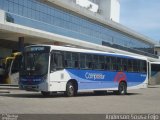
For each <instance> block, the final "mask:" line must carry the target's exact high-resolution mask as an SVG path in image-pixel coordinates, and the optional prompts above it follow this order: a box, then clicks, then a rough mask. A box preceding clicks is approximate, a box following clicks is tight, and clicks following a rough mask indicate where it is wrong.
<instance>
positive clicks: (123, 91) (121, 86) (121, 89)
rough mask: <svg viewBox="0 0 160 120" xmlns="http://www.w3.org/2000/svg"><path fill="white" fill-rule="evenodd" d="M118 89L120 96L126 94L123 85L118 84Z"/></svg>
mask: <svg viewBox="0 0 160 120" xmlns="http://www.w3.org/2000/svg"><path fill="white" fill-rule="evenodd" d="M119 89H120V90H119V92H120V94H122V95H124V94H126V86H125V84H124V83H121V84H120V88H119Z"/></svg>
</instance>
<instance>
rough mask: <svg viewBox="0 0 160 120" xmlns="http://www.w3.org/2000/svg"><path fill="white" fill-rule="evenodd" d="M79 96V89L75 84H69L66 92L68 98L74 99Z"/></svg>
mask: <svg viewBox="0 0 160 120" xmlns="http://www.w3.org/2000/svg"><path fill="white" fill-rule="evenodd" d="M76 94H77V89H76V86H75V84H74V83H73V82H71V81H70V82H68V83H67V86H66V92H65V95H66V96H67V97H73V96H75V95H76Z"/></svg>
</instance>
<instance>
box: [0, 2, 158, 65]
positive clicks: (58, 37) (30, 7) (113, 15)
mask: <svg viewBox="0 0 160 120" xmlns="http://www.w3.org/2000/svg"><path fill="white" fill-rule="evenodd" d="M83 1H84V0H83ZM119 10H120V4H119V0H86V4H84V5H81V1H80V0H0V58H3V57H5V56H7V55H8V54H10V52H12V50H13V49H18V50H20V51H23V47H24V46H25V45H28V44H55V45H73V46H78V47H83V48H88V49H96V50H101V51H108V52H117V53H122V54H129V55H136V56H145V57H147V58H148V60H150V61H152V62H159V57H158V55H156V54H155V50H154V46H155V45H156V44H157V43H156V42H155V41H154V40H152V39H150V38H148V37H146V36H144V35H141V34H139V33H137V32H135V31H133V30H131V29H129V28H127V27H125V26H123V25H121V24H119Z"/></svg>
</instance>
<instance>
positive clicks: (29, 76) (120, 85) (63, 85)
mask: <svg viewBox="0 0 160 120" xmlns="http://www.w3.org/2000/svg"><path fill="white" fill-rule="evenodd" d="M22 66H23V67H22V70H21V72H20V80H19V87H20V88H21V89H24V90H29V91H40V92H41V93H42V95H49V94H50V93H51V92H64V93H65V94H66V95H67V96H75V95H76V94H77V92H82V91H95V92H98V91H107V90H109V91H110V90H112V91H117V93H119V94H126V93H127V89H138V88H146V87H147V84H148V61H147V58H140V57H134V56H129V55H122V54H116V53H109V52H102V51H95V50H87V49H80V48H73V47H64V46H53V45H32V46H27V47H26V48H25V50H24V53H23V65H22Z"/></svg>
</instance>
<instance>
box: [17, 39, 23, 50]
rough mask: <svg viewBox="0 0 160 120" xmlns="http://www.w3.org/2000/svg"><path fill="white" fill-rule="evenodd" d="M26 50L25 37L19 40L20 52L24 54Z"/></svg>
mask: <svg viewBox="0 0 160 120" xmlns="http://www.w3.org/2000/svg"><path fill="white" fill-rule="evenodd" d="M23 50H24V37H19V38H18V51H20V52H23Z"/></svg>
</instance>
